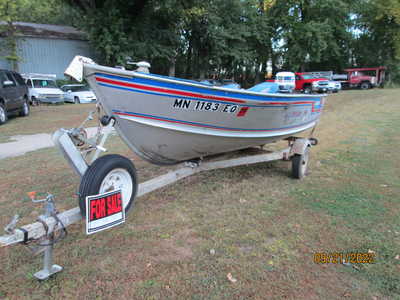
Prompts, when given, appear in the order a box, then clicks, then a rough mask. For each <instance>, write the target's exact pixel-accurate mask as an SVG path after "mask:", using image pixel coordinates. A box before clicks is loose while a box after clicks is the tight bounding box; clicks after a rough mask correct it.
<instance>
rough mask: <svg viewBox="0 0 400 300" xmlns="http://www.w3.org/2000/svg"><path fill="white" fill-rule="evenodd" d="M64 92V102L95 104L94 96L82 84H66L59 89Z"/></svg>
mask: <svg viewBox="0 0 400 300" xmlns="http://www.w3.org/2000/svg"><path fill="white" fill-rule="evenodd" d="M61 89H62V90H63V92H64V101H65V102H72V103H75V104H76V103H92V102H96V95H95V94H94V93H93V91H92V90H91V89H90V88H89V87H88V86H87V85H84V84H66V85H63V86H62V87H61Z"/></svg>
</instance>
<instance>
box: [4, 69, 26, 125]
mask: <svg viewBox="0 0 400 300" xmlns="http://www.w3.org/2000/svg"><path fill="white" fill-rule="evenodd" d="M9 113H19V115H20V116H22V117H25V116H27V115H29V103H28V88H27V86H26V84H25V82H24V80H23V79H22V77H21V75H19V74H18V73H16V72H13V71H8V70H0V125H2V124H4V123H5V122H7V119H8V114H9Z"/></svg>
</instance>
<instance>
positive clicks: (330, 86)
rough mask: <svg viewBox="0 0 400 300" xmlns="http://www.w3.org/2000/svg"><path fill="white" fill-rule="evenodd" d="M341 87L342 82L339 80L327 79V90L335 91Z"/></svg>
mask: <svg viewBox="0 0 400 300" xmlns="http://www.w3.org/2000/svg"><path fill="white" fill-rule="evenodd" d="M341 89H342V84H341V83H340V82H339V81H334V80H329V81H328V91H329V92H332V93H337V92H339V91H340V90H341Z"/></svg>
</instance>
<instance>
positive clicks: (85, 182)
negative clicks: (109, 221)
mask: <svg viewBox="0 0 400 300" xmlns="http://www.w3.org/2000/svg"><path fill="white" fill-rule="evenodd" d="M119 188H120V189H121V190H122V202H123V207H124V209H125V213H127V212H128V211H129V209H130V208H131V207H132V204H133V202H134V200H135V197H136V192H137V189H138V184H137V176H136V169H135V166H134V164H133V163H132V162H131V161H130V160H129V159H127V158H126V157H123V156H121V155H118V154H109V155H104V156H102V157H100V158H98V159H96V160H95V161H94V162H93V163H92V164H91V165H90V166H89V168H88V169H87V170H86V172H85V174H84V175H83V177H82V180H81V184H80V186H79V208H80V210H81V214H82V216H83V217H85V216H86V197H87V196H92V195H98V194H103V193H106V192H109V191H112V190H116V189H119ZM127 198H128V201H127V200H126V199H127Z"/></svg>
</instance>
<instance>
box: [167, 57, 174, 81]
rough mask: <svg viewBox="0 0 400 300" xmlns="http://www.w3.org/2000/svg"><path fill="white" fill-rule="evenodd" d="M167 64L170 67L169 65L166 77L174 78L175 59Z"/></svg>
mask: <svg viewBox="0 0 400 300" xmlns="http://www.w3.org/2000/svg"><path fill="white" fill-rule="evenodd" d="M169 62H170V65H169V71H168V76H170V77H175V67H176V57H173V58H171V60H170V61H169Z"/></svg>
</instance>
